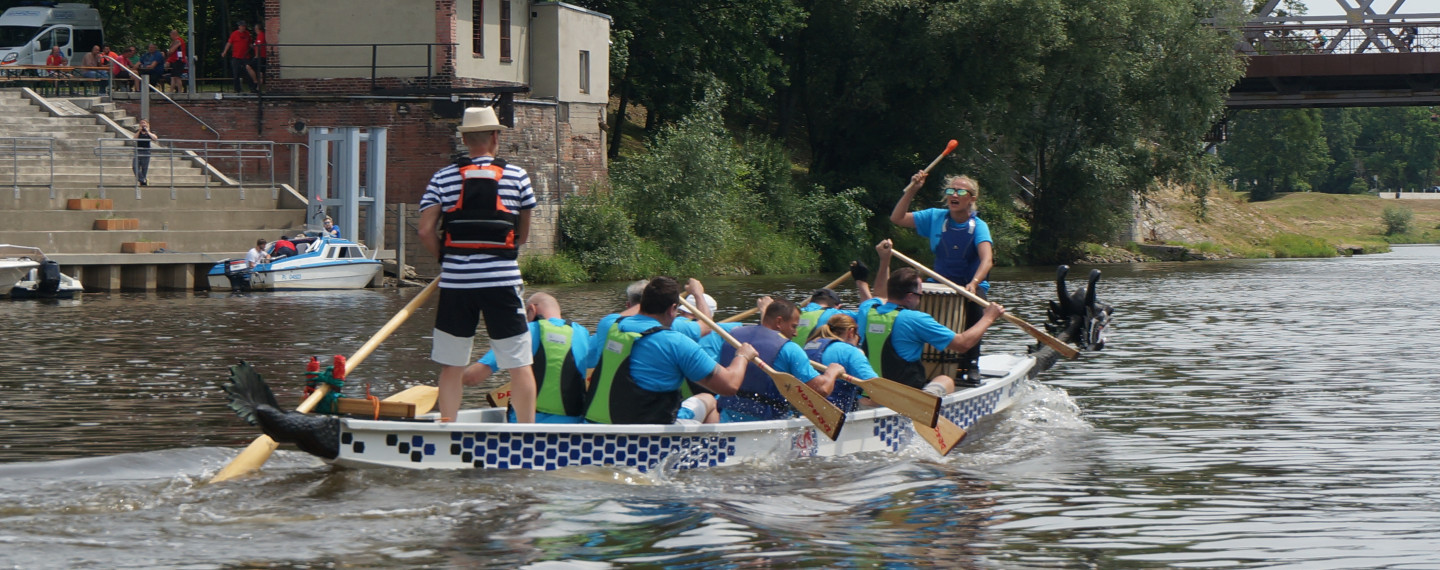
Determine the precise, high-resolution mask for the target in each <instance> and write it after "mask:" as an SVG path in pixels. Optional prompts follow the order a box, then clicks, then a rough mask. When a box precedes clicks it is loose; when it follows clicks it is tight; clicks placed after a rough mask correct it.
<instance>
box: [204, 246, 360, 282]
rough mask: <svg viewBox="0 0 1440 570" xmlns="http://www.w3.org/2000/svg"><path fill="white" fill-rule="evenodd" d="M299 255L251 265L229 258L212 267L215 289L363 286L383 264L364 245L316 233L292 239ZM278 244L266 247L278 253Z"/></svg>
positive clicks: (209, 276) (209, 275) (211, 273)
mask: <svg viewBox="0 0 1440 570" xmlns="http://www.w3.org/2000/svg"><path fill="white" fill-rule="evenodd" d="M290 241H291V242H292V243H294V244H295V250H296V251H297V252H298V253H297V254H296V255H292V256H288V257H283V258H280V259H276V260H273V261H271V262H269V263H261V264H259V265H256V266H255V267H254V268H253V269H252V268H247V267H246V263H245V259H244V258H239V259H226V260H223V261H221V262H220V263H216V264H215V266H214V267H211V268H210V273H209V274H208V275H207V279H208V281H209V283H210V289H212V290H217V291H218V290H234V289H241V290H244V289H253V290H257V291H273V290H293V289H363V288H364V287H365V286H366V285H368V284H369V283H370V281H372V280H373V279H375V274H376V273H378V272H379V271H380V267H381V263H380V262H379V261H378V260H376V259H374V253H373V252H371V251H370V250H369V248H366V247H365V246H364V245H362V244H358V243H355V242H353V241H350V240H346V239H340V238H333V237H326V236H320V235H313V234H310V233H307V234H306V235H303V236H297V237H294V238H291V239H290ZM274 249H275V244H274V243H270V244H268V245H266V247H265V253H266V254H270V255H274Z"/></svg>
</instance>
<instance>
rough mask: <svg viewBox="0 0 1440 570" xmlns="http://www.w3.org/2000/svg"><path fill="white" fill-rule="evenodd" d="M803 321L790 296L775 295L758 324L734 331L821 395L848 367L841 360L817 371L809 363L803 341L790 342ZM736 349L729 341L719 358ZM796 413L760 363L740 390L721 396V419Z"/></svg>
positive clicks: (775, 365)
mask: <svg viewBox="0 0 1440 570" xmlns="http://www.w3.org/2000/svg"><path fill="white" fill-rule="evenodd" d="M799 324H800V309H799V308H798V307H796V306H795V303H792V302H790V301H789V300H787V299H775V300H774V301H772V302H771V303H770V306H768V307H765V311H764V313H762V315H761V317H760V324H759V325H748V326H742V327H738V328H736V329H734V330H733V331H731V333H730V334H731V336H734V337H735V340H738V341H740V342H742V343H746V344H745V346H752V345H753V346H754V348H755V350H756V352H757V353H758V354H759V355H760V359H761V360H763V361H765V363H766V364H769V365H770V367H771V368H774V369H775V370H778V371H780V372H784V373H786V374H790V375H791V376H794V377H795V378H796V379H798V380H800V381H801V382H804V383H806V384H807V385H809V386H810V387H811V388H814V389H815V391H816V392H819V393H820V395H822V396H828V395H829V394H830V392H831V390H833V389H834V387H835V378H836V377H838V376H839V375H840V374H842V373H843V372H844V371H845V369H844V368H843V367H842V366H840V365H839V364H836V365H832V366H830V367H829V368H828V369H826V371H825V373H824V374H817V373H816V372H815V369H814V368H812V367H811V366H810V359H809V358H808V357H806V356H805V350H804V349H803V348H801V347H800V345H798V344H795V343H793V342H790V339H791V338H794V337H795V329H796V327H798V326H799ZM735 352H736V351H735V349H734V348H732V347H731V346H729V345H726V346H725V347H724V348H722V349H720V359H721V360H725V359H726V358H729V357H732V356H733V355H734V354H735ZM794 415H795V411H794V408H791V407H790V403H789V402H788V401H786V399H785V396H784V395H782V394H781V393H780V391H779V390H778V389H776V387H775V381H774V380H773V379H771V378H770V376H769V375H768V374H766V373H765V370H764V369H762V368H761V367H759V366H755V367H751V368H750V369H749V370H748V371H747V372H746V373H745V380H744V382H742V383H741V385H740V390H739V391H738V392H737V393H736V394H734V395H723V396H721V398H720V421H722V422H748V421H761V420H774V419H781V418H789V417H792V416H794Z"/></svg>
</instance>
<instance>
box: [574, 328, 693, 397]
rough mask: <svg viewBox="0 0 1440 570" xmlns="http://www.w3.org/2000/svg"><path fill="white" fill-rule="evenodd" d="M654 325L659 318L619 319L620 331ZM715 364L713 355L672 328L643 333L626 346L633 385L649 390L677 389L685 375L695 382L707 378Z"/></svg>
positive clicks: (638, 330) (640, 329)
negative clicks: (630, 347) (642, 335)
mask: <svg viewBox="0 0 1440 570" xmlns="http://www.w3.org/2000/svg"><path fill="white" fill-rule="evenodd" d="M658 326H660V321H657V320H655V319H652V318H650V317H647V316H645V315H635V316H633V317H627V318H625V320H622V321H620V331H621V332H636V333H638V332H645V331H647V330H650V329H652V328H655V327H658ZM607 333H608V331H607ZM601 342H602V344H603V342H604V341H603V338H602V341H601ZM715 366H716V364H715V359H713V358H710V357H709V356H707V355H706V354H705V351H703V350H701V349H700V345H698V344H696V343H695V341H694V340H691V339H690V337H688V336H686V335H684V334H682V333H680V332H677V331H675V330H673V329H666V330H661V331H657V332H655V333H654V334H651V335H649V336H646V337H644V338H642V339H640V340H638V341H636V342H635V346H634V347H633V348H632V349H631V350H630V377H631V378H632V379H633V380H634V381H635V385H637V386H639V387H640V388H642V389H645V390H649V391H651V392H669V391H672V390H679V389H680V386H681V385H682V384H683V383H684V381H685V380H686V379H689V380H694V381H696V382H699V381H701V380H704V379H706V378H709V377H710V375H711V374H713V373H714V372H715Z"/></svg>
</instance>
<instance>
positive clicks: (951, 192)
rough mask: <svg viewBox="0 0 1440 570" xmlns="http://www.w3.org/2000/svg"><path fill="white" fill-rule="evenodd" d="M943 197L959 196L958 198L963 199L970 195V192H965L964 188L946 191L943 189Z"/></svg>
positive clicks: (947, 189)
mask: <svg viewBox="0 0 1440 570" xmlns="http://www.w3.org/2000/svg"><path fill="white" fill-rule="evenodd" d="M945 195H946V196H959V197H961V198H964V197H966V196H969V195H970V191H969V190H966V189H964V188H946V189H945Z"/></svg>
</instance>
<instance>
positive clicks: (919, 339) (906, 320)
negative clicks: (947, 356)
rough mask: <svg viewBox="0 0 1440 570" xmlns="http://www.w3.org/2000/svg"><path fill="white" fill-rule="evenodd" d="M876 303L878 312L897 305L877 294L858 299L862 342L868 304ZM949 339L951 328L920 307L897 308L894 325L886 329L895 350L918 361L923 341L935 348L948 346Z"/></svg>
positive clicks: (952, 334) (868, 310) (950, 338)
mask: <svg viewBox="0 0 1440 570" xmlns="http://www.w3.org/2000/svg"><path fill="white" fill-rule="evenodd" d="M876 306H878V307H879V312H880V314H882V315H883V314H886V313H889V312H891V311H894V310H897V309H899V308H900V307H899V306H898V305H896V304H895V303H884V304H882V303H881V301H880V299H879V298H875V299H870V300H867V301H865V302H864V303H860V307H859V310H860V319H859V324H860V339H861V343H862V344H863V343H864V340H865V334H866V332H867V330H868V328H869V325H868V321H869V319H868V317H869V316H870V308H871V307H876ZM952 340H955V331H952V330H950V329H949V328H948V327H946V326H945V325H942V324H940V323H939V322H937V321H936V320H935V317H932V316H930V314H929V313H926V312H924V311H913V310H906V311H901V312H900V316H898V317H896V318H895V328H894V329H892V330H891V331H890V343H891V344H893V345H894V346H895V353H896V354H898V355H899V356H900V358H903V359H905V360H906V361H907V362H919V361H920V354H921V352H923V351H924V349H925V345H927V344H928V345H930V346H933V347H935V348H936V349H937V350H945V347H947V346H950V341H952ZM855 376H857V377H858V376H859V375H858V374H856V375H855Z"/></svg>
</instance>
